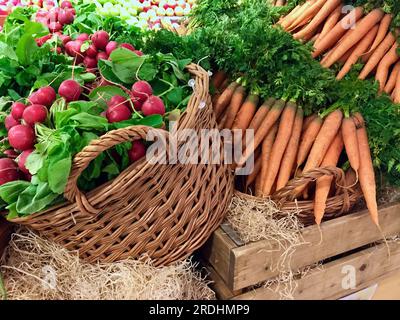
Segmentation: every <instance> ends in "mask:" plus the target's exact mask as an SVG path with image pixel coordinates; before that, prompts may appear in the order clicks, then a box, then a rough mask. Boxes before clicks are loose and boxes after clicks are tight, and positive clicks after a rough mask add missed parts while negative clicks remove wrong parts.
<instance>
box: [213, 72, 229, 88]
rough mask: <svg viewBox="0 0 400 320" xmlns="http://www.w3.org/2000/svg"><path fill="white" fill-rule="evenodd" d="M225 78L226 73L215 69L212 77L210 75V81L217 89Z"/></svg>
mask: <svg viewBox="0 0 400 320" xmlns="http://www.w3.org/2000/svg"><path fill="white" fill-rule="evenodd" d="M226 78H227V75H226V73H225V72H223V71H217V72H216V73H215V74H214V75H213V77H212V79H211V82H212V84H213V86H214V88H217V89H219V87H220V86H221V85H222V83H223V82H224V81H225V79H226Z"/></svg>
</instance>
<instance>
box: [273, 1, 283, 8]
mask: <svg viewBox="0 0 400 320" xmlns="http://www.w3.org/2000/svg"><path fill="white" fill-rule="evenodd" d="M284 5H285V0H277V1H276V3H275V6H276V7H283V6H284Z"/></svg>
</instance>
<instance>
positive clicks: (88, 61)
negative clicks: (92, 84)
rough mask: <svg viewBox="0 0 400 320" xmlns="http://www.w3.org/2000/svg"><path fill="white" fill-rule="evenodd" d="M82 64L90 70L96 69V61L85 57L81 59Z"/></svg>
mask: <svg viewBox="0 0 400 320" xmlns="http://www.w3.org/2000/svg"><path fill="white" fill-rule="evenodd" d="M83 64H84V65H85V66H86V67H87V68H90V69H93V68H97V59H96V58H91V57H89V56H87V57H85V58H84V59H83Z"/></svg>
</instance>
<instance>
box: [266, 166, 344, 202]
mask: <svg viewBox="0 0 400 320" xmlns="http://www.w3.org/2000/svg"><path fill="white" fill-rule="evenodd" d="M323 176H333V178H334V179H335V181H336V184H337V185H340V186H344V185H345V174H344V172H343V170H342V169H340V168H337V167H332V166H329V167H323V168H315V169H312V170H309V171H307V172H305V173H303V174H302V175H301V176H300V177H297V178H294V179H293V180H291V181H289V183H288V184H287V185H286V187H284V188H283V189H281V190H279V191H277V192H275V193H274V194H273V195H272V196H271V199H273V200H274V201H275V202H276V203H279V204H283V203H285V202H288V201H293V200H294V198H295V194H294V192H293V191H294V190H295V189H296V188H297V187H301V186H304V185H305V184H308V183H310V182H312V181H315V180H317V179H318V178H321V177H323ZM343 190H344V192H345V193H347V190H346V189H343Z"/></svg>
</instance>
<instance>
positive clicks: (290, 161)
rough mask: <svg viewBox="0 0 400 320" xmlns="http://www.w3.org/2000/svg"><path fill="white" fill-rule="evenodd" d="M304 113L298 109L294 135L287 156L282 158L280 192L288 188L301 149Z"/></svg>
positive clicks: (277, 186) (278, 183) (278, 187)
mask: <svg viewBox="0 0 400 320" xmlns="http://www.w3.org/2000/svg"><path fill="white" fill-rule="evenodd" d="M303 117H304V113H303V110H302V109H297V113H296V117H295V120H294V124H293V129H292V134H291V137H290V140H289V142H288V145H287V148H286V151H285V154H284V155H283V158H282V164H281V167H280V169H279V175H278V180H277V183H276V190H278V191H279V190H280V189H282V188H283V187H285V186H286V184H287V183H288V181H289V180H290V176H291V174H292V168H293V165H294V163H295V161H296V156H297V150H298V148H299V142H300V136H301V130H302V128H303Z"/></svg>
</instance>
